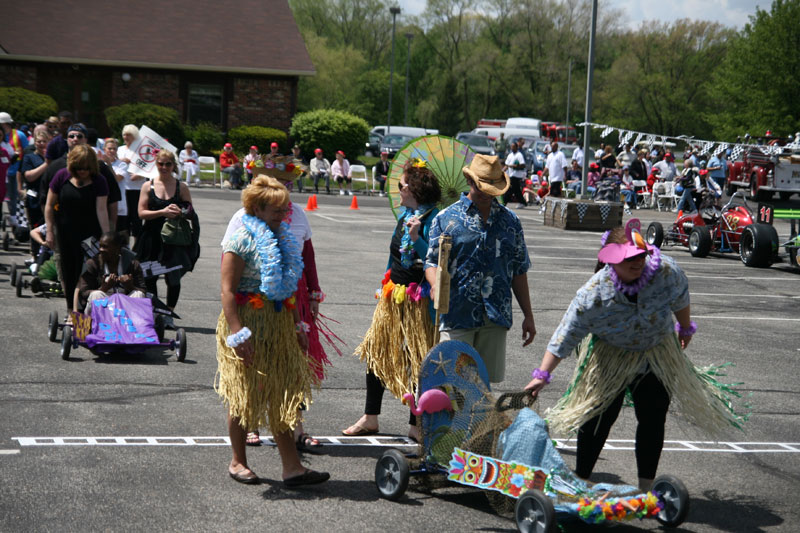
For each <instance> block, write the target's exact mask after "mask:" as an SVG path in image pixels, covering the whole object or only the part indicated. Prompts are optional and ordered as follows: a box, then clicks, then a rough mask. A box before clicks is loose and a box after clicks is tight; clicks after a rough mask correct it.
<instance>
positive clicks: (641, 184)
mask: <svg viewBox="0 0 800 533" xmlns="http://www.w3.org/2000/svg"><path fill="white" fill-rule="evenodd" d="M633 188H634V190H635V191H636V195H637V201H636V207H638V208H639V209H647V208H649V207H650V193H649V192H648V191H647V182H646V181H645V180H633Z"/></svg>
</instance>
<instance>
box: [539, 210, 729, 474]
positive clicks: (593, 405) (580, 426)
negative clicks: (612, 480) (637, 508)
mask: <svg viewBox="0 0 800 533" xmlns="http://www.w3.org/2000/svg"><path fill="white" fill-rule="evenodd" d="M640 228H641V223H640V222H639V220H638V219H632V220H630V221H629V222H628V224H627V226H626V227H625V229H623V228H621V227H618V228H615V229H613V230H611V231H609V232H606V234H604V235H603V239H602V248H601V249H600V252H599V253H598V254H597V259H598V265H597V269H596V272H595V274H594V276H592V278H591V279H590V280H589V281H588V282H587V283H586V284H585V285H584V286H583V287H581V288H580V290H578V293H577V294H576V296H575V299H574V300H573V301H572V303H571V304H570V306H569V309H568V310H567V312H566V314H565V315H564V317H563V318H562V319H561V323H560V324H559V326H558V328H557V329H556V331H555V333H553V336H552V338H551V339H550V343H549V344H548V346H547V350H546V351H545V354H544V358H543V360H542V364H541V365H540V366H539V368H537V369H536V370H534V371H533V374H532V377H533V380H532V381H531V382H530V383H528V385H527V386H526V387H525V388H526V389H528V390H530V391H531V394H532V395H533V396H536V395H537V394H538V393H539V391H540V390H541V389H542V388H543V387H544V386H545V385H546V384H547V383H549V382H550V379H551V376H550V373H551V372H553V371H554V370H555V368H556V367H557V366H558V364H559V362H561V359H563V358H564V357H567V356H568V355H569V354H570V353H571V352H572V351H573V350H576V349H577V353H578V358H579V359H578V361H577V365H576V369H575V374H574V376H573V378H572V382H571V384H570V385H569V387H568V388H567V392H566V393H565V394H564V396H562V397H561V399H559V401H558V402H557V403H556V405H555V407H553V408H552V409H551V410H550V411H549V412H548V414H547V419H548V422H549V424H550V429H551V431H554V432H556V433H557V434H561V435H567V434H569V433H573V432H577V434H578V450H577V459H576V463H577V464H576V468H575V472H576V473H577V474H578V476H580V477H581V478H583V479H587V480H588V479H589V477H590V476H591V474H592V470H593V469H594V465H595V463H596V462H597V459H598V457H599V456H600V451H601V450H602V449H603V445H604V444H605V441H606V438H607V437H608V433H609V431H610V430H611V426H612V425H613V424H614V422H615V421H616V419H617V415H618V414H619V411H620V408H621V407H622V404H623V401H624V399H625V395H626V392H629V393H630V395H631V397H632V399H633V404H634V408H635V412H636V420H637V423H638V425H637V428H636V465H637V468H638V472H639V486H640V487H641V489H642V490H648V489H649V488H650V485H651V484H652V481H653V479H654V478H655V476H656V470H657V468H658V462H659V459H660V456H661V449H662V447H663V445H664V424H665V421H666V416H667V411H668V409H669V407H670V404H672V406H673V407H674V408H675V410H676V411H677V413H678V414H679V415H680V416H681V417H682V418H684V419H685V420H686V421H687V422H688V423H691V424H693V425H695V426H697V427H699V428H701V429H703V430H705V431H707V432H708V433H711V434H712V435H719V434H720V433H722V432H723V431H725V430H726V429H728V428H730V427H731V426H734V427H740V426H741V424H742V422H743V421H744V418H743V417H742V416H740V415H739V414H737V413H736V412H734V410H733V408H732V406H731V402H730V397H729V396H731V395H732V396H738V393H737V392H736V391H735V390H733V389H732V388H731V387H730V386H728V385H725V384H722V383H719V382H717V381H716V379H715V377H714V376H715V375H718V373H717V372H716V371H715V369H714V368H711V367H705V368H702V369H701V368H698V367H696V366H694V365H693V364H692V362H691V361H690V360H689V359H688V357H686V355H685V354H684V351H683V350H684V349H685V348H686V347H687V346H688V345H689V342H690V341H691V339H692V335H693V334H694V333H695V331H696V330H697V325H696V324H695V323H694V322H692V321H691V320H690V309H689V283H688V281H687V279H686V276H685V275H684V273H683V271H682V270H681V269H680V267H678V265H677V264H676V262H675V260H673V259H672V258H670V257H666V256H662V255H661V253H660V251H659V250H658V248H654V247H651V246H648V245H647V243H646V242H645V241H644V239H643V238H642V236H641V234H640V233H639V230H640Z"/></svg>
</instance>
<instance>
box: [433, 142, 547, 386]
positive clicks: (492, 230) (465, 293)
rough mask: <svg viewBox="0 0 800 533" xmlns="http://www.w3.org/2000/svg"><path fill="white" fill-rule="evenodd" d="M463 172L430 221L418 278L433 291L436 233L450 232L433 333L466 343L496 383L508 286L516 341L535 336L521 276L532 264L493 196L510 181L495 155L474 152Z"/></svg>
mask: <svg viewBox="0 0 800 533" xmlns="http://www.w3.org/2000/svg"><path fill="white" fill-rule="evenodd" d="M463 171H464V175H465V176H466V178H467V183H468V184H469V193H462V195H461V199H460V200H459V201H458V202H456V203H454V204H453V205H451V206H449V207H448V208H446V209H445V210H443V211H442V212H441V213H439V214H438V215H437V217H436V218H435V219H434V221H433V223H432V224H431V230H430V239H429V241H430V243H429V247H428V255H427V258H426V261H425V277H426V278H427V280H428V282H429V283H430V284H431V287H434V290H436V268H437V267H438V266H439V265H438V260H439V237H440V236H441V235H442V234H447V235H449V236H450V237H451V238H452V249H451V250H450V260H449V264H448V265H447V268H448V270H449V272H450V275H451V280H450V307H449V311H448V312H447V313H444V314H443V315H442V317H441V327H440V332H441V333H440V338H441V340H443V341H444V340H460V341H463V342H466V343H467V344H470V345H472V346H473V347H474V348H475V349H476V350H477V351H478V353H480V355H481V357H482V358H483V360H484V362H485V363H486V368H487V370H488V371H489V379H490V380H491V381H492V382H495V383H496V382H499V381H503V379H504V377H505V357H506V333H507V332H508V330H509V329H510V328H511V292H512V291H513V292H514V296H515V297H516V299H517V303H519V306H520V308H521V309H522V314H523V315H524V317H525V318H524V320H523V321H522V340H523V344H522V345H523V346H527V345H529V344H530V343H531V342H533V337H534V336H535V335H536V326H535V324H534V320H533V311H532V310H531V300H530V294H529V292H528V278H527V272H528V269H529V268H530V264H531V262H530V259H529V258H528V249H527V247H526V246H525V237H524V235H523V233H522V225H521V224H520V222H519V218H517V215H515V214H514V213H513V212H512V211H511V210H509V209H507V208H506V207H505V206H503V205H501V204H500V202H498V201H497V197H498V196H500V195H502V194H503V193H504V192H506V191H507V190H508V188H509V186H510V182H509V178H508V176H507V175H506V174H505V173H504V172H503V170H502V167H501V164H500V161H499V160H498V158H497V156H486V155H481V154H478V155H476V156H475V158H474V159H473V160H472V163H470V165H469V167H464V169H463Z"/></svg>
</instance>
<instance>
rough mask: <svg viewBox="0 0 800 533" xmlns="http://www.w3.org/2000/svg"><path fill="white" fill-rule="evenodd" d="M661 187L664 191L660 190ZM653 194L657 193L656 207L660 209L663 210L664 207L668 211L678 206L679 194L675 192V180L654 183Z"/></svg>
mask: <svg viewBox="0 0 800 533" xmlns="http://www.w3.org/2000/svg"><path fill="white" fill-rule="evenodd" d="M661 188H663V192H658V190H659V189H661ZM653 194H654V195H655V202H656V208H657V209H658V210H659V211H661V208H662V207H664V208H666V210H667V211H672V210H673V209H677V208H678V196H677V195H676V194H675V183H674V182H672V181H665V182H663V183H656V184H655V185H653Z"/></svg>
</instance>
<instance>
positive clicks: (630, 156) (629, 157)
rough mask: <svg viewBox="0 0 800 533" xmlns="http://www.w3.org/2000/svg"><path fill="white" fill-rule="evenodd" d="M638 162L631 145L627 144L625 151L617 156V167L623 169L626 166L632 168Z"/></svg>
mask: <svg viewBox="0 0 800 533" xmlns="http://www.w3.org/2000/svg"><path fill="white" fill-rule="evenodd" d="M634 161H636V154H635V153H633V151H632V150H631V143H626V144H625V149H624V150H623V151H621V152H620V153H619V155H617V166H619V167H620V168H623V167H624V166H625V165H628V166H630V165H631V164H633V162H634Z"/></svg>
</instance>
